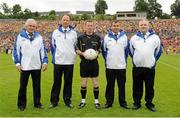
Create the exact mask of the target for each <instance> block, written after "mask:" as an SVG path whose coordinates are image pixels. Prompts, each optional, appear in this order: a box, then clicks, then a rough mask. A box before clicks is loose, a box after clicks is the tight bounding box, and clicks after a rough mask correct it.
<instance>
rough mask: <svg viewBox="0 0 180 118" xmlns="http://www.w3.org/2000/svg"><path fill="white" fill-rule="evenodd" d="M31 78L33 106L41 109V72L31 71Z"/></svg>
mask: <svg viewBox="0 0 180 118" xmlns="http://www.w3.org/2000/svg"><path fill="white" fill-rule="evenodd" d="M31 77H32V82H33V96H34V106H35V107H38V108H40V107H42V105H41V100H40V99H41V70H32V71H31Z"/></svg>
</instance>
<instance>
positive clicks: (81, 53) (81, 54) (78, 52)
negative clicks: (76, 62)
mask: <svg viewBox="0 0 180 118" xmlns="http://www.w3.org/2000/svg"><path fill="white" fill-rule="evenodd" d="M76 53H77V54H78V55H80V56H83V57H84V53H83V52H81V51H80V50H76Z"/></svg>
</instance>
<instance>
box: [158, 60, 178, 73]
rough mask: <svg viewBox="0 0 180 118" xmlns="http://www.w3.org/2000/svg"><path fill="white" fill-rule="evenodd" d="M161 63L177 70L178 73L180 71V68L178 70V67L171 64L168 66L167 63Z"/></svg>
mask: <svg viewBox="0 0 180 118" xmlns="http://www.w3.org/2000/svg"><path fill="white" fill-rule="evenodd" d="M159 63H161V64H164V65H166V66H169V67H171V68H173V69H175V70H177V71H180V68H178V67H176V66H173V65H171V64H168V63H166V62H163V61H159Z"/></svg>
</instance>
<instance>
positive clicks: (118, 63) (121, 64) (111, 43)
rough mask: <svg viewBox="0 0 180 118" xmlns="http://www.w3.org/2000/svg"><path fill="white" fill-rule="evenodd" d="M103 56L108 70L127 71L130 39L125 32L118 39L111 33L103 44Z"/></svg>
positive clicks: (121, 32) (120, 33) (119, 34)
mask: <svg viewBox="0 0 180 118" xmlns="http://www.w3.org/2000/svg"><path fill="white" fill-rule="evenodd" d="M102 55H103V57H104V59H105V64H106V68H108V69H126V62H127V56H128V39H127V36H126V34H125V32H124V31H120V32H119V33H118V35H117V37H116V36H115V35H114V33H113V32H112V31H109V32H108V34H107V35H106V36H105V38H104V40H103V42H102Z"/></svg>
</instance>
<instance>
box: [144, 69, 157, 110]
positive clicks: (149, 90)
mask: <svg viewBox="0 0 180 118" xmlns="http://www.w3.org/2000/svg"><path fill="white" fill-rule="evenodd" d="M145 73H146V78H145V88H146V93H145V101H146V107H148V108H154V104H153V103H152V100H153V98H154V77H155V69H146V71H145Z"/></svg>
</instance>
